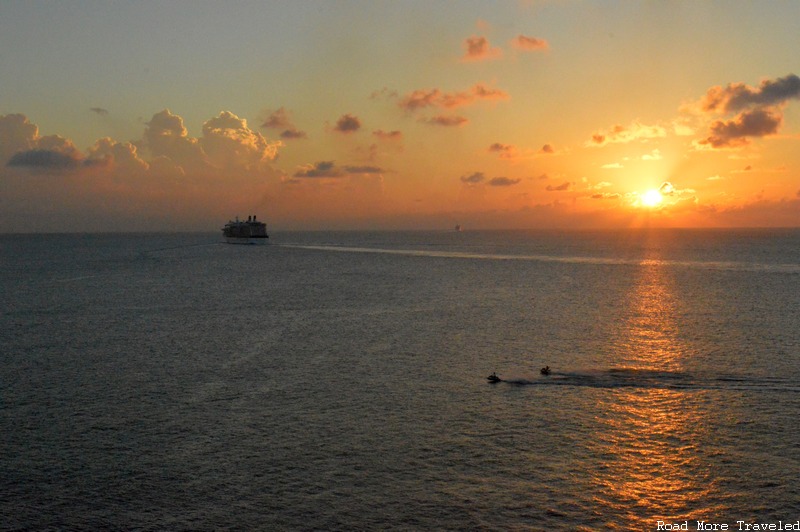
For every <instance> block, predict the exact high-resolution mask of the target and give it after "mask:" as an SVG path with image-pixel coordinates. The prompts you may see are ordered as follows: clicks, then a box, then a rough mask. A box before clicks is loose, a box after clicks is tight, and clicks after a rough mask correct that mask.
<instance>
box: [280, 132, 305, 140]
mask: <svg viewBox="0 0 800 532" xmlns="http://www.w3.org/2000/svg"><path fill="white" fill-rule="evenodd" d="M307 137H308V136H307V135H306V133H305V131H298V130H296V129H285V130H283V131H281V138H282V139H286V140H293V139H304V138H307Z"/></svg>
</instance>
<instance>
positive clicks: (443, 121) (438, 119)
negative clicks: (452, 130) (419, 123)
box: [423, 115, 469, 127]
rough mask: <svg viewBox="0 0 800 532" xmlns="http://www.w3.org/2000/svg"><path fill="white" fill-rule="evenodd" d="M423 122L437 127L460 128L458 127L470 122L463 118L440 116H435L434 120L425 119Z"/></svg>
mask: <svg viewBox="0 0 800 532" xmlns="http://www.w3.org/2000/svg"><path fill="white" fill-rule="evenodd" d="M423 122H425V123H427V124H433V125H435V126H446V127H458V126H463V125H464V124H466V123H467V122H469V120H467V119H466V118H464V117H463V116H445V115H439V116H434V117H432V118H428V119H424V120H423Z"/></svg>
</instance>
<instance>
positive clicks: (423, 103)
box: [398, 83, 509, 111]
mask: <svg viewBox="0 0 800 532" xmlns="http://www.w3.org/2000/svg"><path fill="white" fill-rule="evenodd" d="M508 98H509V96H508V93H506V92H505V91H503V90H500V89H494V88H490V87H486V86H485V85H483V84H480V83H478V84H476V85H473V86H472V87H471V88H470V89H468V90H466V91H458V92H443V91H441V90H440V89H417V90H414V91H412V92H410V93H409V94H407V95H405V96H403V97H402V98H401V99H400V101H399V102H398V105H399V106H400V107H401V108H402V109H404V110H406V111H417V110H419V109H425V108H427V107H439V108H445V109H452V108H455V107H461V106H465V105H471V104H474V103H476V102H478V101H481V100H507V99H508Z"/></svg>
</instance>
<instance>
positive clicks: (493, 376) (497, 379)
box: [486, 373, 503, 384]
mask: <svg viewBox="0 0 800 532" xmlns="http://www.w3.org/2000/svg"><path fill="white" fill-rule="evenodd" d="M486 380H487V381H489V382H490V383H491V384H495V383H497V382H500V381H501V380H503V379H501V378H500V377H498V376H497V373H492V374H491V375H489V376H488V377H486Z"/></svg>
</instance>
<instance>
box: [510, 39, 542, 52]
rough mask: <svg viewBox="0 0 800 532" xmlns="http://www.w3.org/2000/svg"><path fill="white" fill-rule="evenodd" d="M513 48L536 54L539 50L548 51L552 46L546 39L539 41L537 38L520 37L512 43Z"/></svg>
mask: <svg viewBox="0 0 800 532" xmlns="http://www.w3.org/2000/svg"><path fill="white" fill-rule="evenodd" d="M511 46H513V47H514V48H517V49H518V50H525V51H528V52H535V51H537V50H547V49H548V48H549V47H550V45H549V44H548V43H547V41H546V40H544V39H537V38H536V37H527V36H525V35H518V36H517V37H516V38H515V39H514V40H512V41H511Z"/></svg>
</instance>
